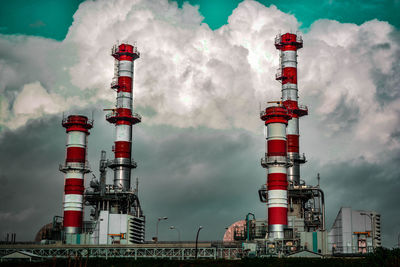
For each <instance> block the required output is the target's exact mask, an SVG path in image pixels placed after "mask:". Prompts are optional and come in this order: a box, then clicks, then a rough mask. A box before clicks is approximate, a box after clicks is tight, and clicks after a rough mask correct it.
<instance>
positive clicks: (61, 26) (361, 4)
mask: <svg viewBox="0 0 400 267" xmlns="http://www.w3.org/2000/svg"><path fill="white" fill-rule="evenodd" d="M170 1H177V2H178V5H179V6H182V4H183V2H186V1H187V2H189V3H190V4H192V5H199V7H200V12H201V14H202V15H203V16H204V22H205V23H207V24H208V25H209V26H210V27H211V28H212V29H217V28H219V27H221V26H222V25H224V24H226V23H227V19H228V17H229V15H230V14H231V13H232V10H233V9H235V8H236V7H237V6H238V4H239V3H240V2H242V1H243V0H170ZM258 1H259V2H260V3H262V4H264V5H266V6H270V5H271V4H273V5H276V6H277V7H278V8H279V9H280V10H282V11H284V12H285V13H290V14H293V15H295V16H296V18H297V19H298V20H299V21H300V22H301V23H302V28H303V29H307V27H309V26H310V25H311V24H312V23H313V22H314V21H315V20H318V19H321V18H327V19H333V20H337V21H340V22H350V23H356V24H362V23H363V22H365V21H368V20H372V19H379V20H383V21H388V22H389V23H390V24H392V25H394V26H396V28H399V27H400V16H398V14H399V13H400V1H398V0H305V1H292V0H258ZM81 2H83V1H82V0H56V1H55V0H14V1H4V0H3V1H2V2H1V7H0V33H3V34H27V35H36V36H43V37H47V38H53V39H56V40H63V39H64V38H65V36H66V34H67V32H68V28H69V26H71V24H72V16H73V14H74V13H75V11H76V10H77V9H78V7H79V4H80V3H81Z"/></svg>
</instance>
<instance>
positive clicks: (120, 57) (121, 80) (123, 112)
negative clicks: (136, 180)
mask: <svg viewBox="0 0 400 267" xmlns="http://www.w3.org/2000/svg"><path fill="white" fill-rule="evenodd" d="M111 55H112V56H113V57H114V58H115V77H114V81H113V82H112V84H111V88H113V89H115V90H116V91H117V103H116V108H115V109H113V111H112V112H111V113H109V114H107V115H106V120H107V121H108V122H110V123H113V124H115V142H114V144H115V145H114V148H113V150H114V155H115V157H114V160H113V161H112V163H111V164H109V167H110V168H112V169H113V170H114V187H116V188H119V189H121V190H123V191H128V190H130V183H131V169H132V168H136V162H134V161H133V160H132V125H134V124H136V123H139V122H140V121H141V117H140V116H139V115H138V114H136V113H133V112H132V109H133V106H132V102H133V97H132V87H133V86H132V84H133V62H134V60H135V59H137V58H139V56H140V54H139V52H138V51H137V48H136V47H134V46H132V45H130V44H120V45H119V46H114V47H113V49H112V52H111Z"/></svg>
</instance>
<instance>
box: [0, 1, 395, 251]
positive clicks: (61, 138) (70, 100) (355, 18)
mask: <svg viewBox="0 0 400 267" xmlns="http://www.w3.org/2000/svg"><path fill="white" fill-rule="evenodd" d="M291 2H292V1H273V0H272V1H266V0H260V1H258V2H257V1H239V0H235V1H233V0H220V1H207V0H190V1H189V2H183V1H177V2H176V1H172V0H171V1H167V0H134V1H132V0H129V1H128V0H107V1H106V0H103V1H85V2H82V1H77V0H76V1H70V0H63V1H51V0H41V1H33V0H28V1H27V0H17V1H12V2H7V3H5V2H4V3H2V4H1V5H2V6H1V8H0V92H1V94H0V185H1V187H2V193H1V194H0V203H1V204H0V238H1V239H4V237H5V234H6V233H9V232H16V233H17V240H32V239H33V238H34V235H35V234H36V232H37V231H38V230H39V228H40V227H41V226H42V225H44V224H46V223H48V222H50V221H51V220H52V217H53V216H54V215H61V214H62V193H63V183H64V181H63V174H62V173H60V172H59V171H58V164H59V163H61V162H63V160H64V156H65V140H66V135H65V131H64V129H63V128H62V127H61V125H60V121H61V117H62V114H63V113H66V114H73V113H74V114H75V113H79V114H84V115H88V116H91V114H92V112H93V114H94V119H95V127H94V129H93V130H92V131H91V135H90V137H89V150H88V153H89V160H90V163H91V166H92V170H93V174H94V175H96V176H98V159H99V155H100V151H101V150H106V151H107V152H108V156H109V157H110V158H111V157H112V154H111V146H112V144H113V139H114V136H113V135H114V131H113V126H112V125H109V124H108V123H106V121H105V120H104V113H103V111H102V109H103V108H112V107H113V103H114V101H115V93H114V92H113V91H112V90H110V89H109V85H110V82H111V78H112V76H113V58H112V57H111V56H110V55H109V53H110V48H111V47H112V45H113V44H115V43H116V42H117V41H128V42H131V43H133V42H136V44H137V46H138V48H139V50H140V52H141V58H140V59H138V60H136V61H135V82H134V96H135V111H136V112H138V113H140V114H142V115H143V122H142V123H141V124H139V125H137V126H135V129H134V132H133V134H134V140H133V142H134V143H133V154H134V158H135V160H136V161H137V162H138V168H137V169H136V170H134V172H133V175H132V178H133V179H134V178H136V177H139V180H140V192H139V195H140V199H141V202H142V206H143V209H144V212H145V215H146V220H147V228H146V236H147V239H150V238H151V237H152V236H153V235H154V233H155V222H156V220H157V218H158V217H160V216H168V218H169V219H168V221H166V222H161V223H160V230H159V238H160V240H176V239H177V233H176V232H175V231H171V230H168V228H169V226H170V225H174V226H175V227H177V228H178V229H180V231H181V234H182V239H183V240H193V239H194V238H195V232H196V230H197V227H198V226H199V225H202V226H203V227H204V229H203V230H202V232H201V235H200V239H202V240H220V239H222V237H223V234H224V231H225V227H226V226H229V225H230V224H231V223H233V222H235V221H237V220H240V219H243V218H244V217H245V215H246V214H247V213H248V212H253V213H255V215H256V217H257V218H264V217H265V216H266V208H265V204H262V203H260V202H259V201H258V196H257V190H258V188H259V187H260V185H261V184H263V183H264V182H265V180H266V175H265V170H264V169H263V168H262V167H261V166H260V164H259V163H260V158H261V157H262V155H263V153H264V141H263V138H264V128H263V123H262V121H261V120H260V119H259V111H260V106H264V105H265V103H266V102H267V101H270V100H277V99H278V98H279V97H280V84H279V83H278V82H277V81H275V80H274V77H275V72H276V69H277V68H278V63H279V61H278V55H279V53H278V51H277V50H276V49H275V47H274V45H273V41H274V37H275V35H276V34H277V33H285V32H287V31H291V32H296V31H299V32H300V33H301V34H302V35H303V39H304V48H303V49H301V50H300V51H299V57H298V61H299V65H298V80H299V95H300V98H301V100H300V102H301V103H302V104H306V105H308V106H309V110H310V114H309V116H307V117H303V118H302V119H301V122H300V132H301V143H300V144H301V148H300V149H301V152H304V153H305V154H306V156H307V158H308V162H307V164H305V165H304V167H303V168H302V179H303V180H305V181H306V183H307V184H310V185H313V184H316V183H317V180H316V176H317V173H320V174H321V186H322V188H323V189H324V191H325V195H326V198H327V199H326V203H327V217H328V218H327V225H328V227H329V228H330V226H331V225H332V223H333V220H334V218H335V217H336V214H337V212H338V210H339V208H340V207H341V206H350V207H352V208H353V209H367V210H368V209H371V210H376V211H377V212H380V213H381V214H382V224H383V229H382V230H383V244H384V245H385V246H388V247H392V246H395V245H396V243H397V235H398V234H399V233H400V226H399V225H400V212H399V208H398V203H399V202H400V194H399V193H398V192H399V189H400V169H399V168H398V164H399V162H400V127H399V123H400V119H399V118H400V117H399V112H400V86H399V84H400V78H399V77H400V76H399V72H400V65H399V60H400V34H399V27H400V19H399V17H398V16H397V14H398V13H397V12H398V11H399V10H400V4H399V2H398V1H358V0H353V1H329V0H324V1H302V4H299V3H297V4H292V3H291ZM90 177H91V175H88V176H87V182H88V181H89V180H90ZM108 180H109V181H110V182H111V172H109V177H108Z"/></svg>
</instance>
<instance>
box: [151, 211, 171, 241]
mask: <svg viewBox="0 0 400 267" xmlns="http://www.w3.org/2000/svg"><path fill="white" fill-rule="evenodd" d="M167 219H168V217H159V218H158V219H157V225H156V238H154V241H155V242H156V243H157V242H158V224H159V223H160V221H162V220H167Z"/></svg>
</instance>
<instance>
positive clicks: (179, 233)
mask: <svg viewBox="0 0 400 267" xmlns="http://www.w3.org/2000/svg"><path fill="white" fill-rule="evenodd" d="M169 229H170V230H173V229H175V230H176V231H178V241H179V242H181V231H179V229H178V228H176V227H175V226H170V227H169Z"/></svg>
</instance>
